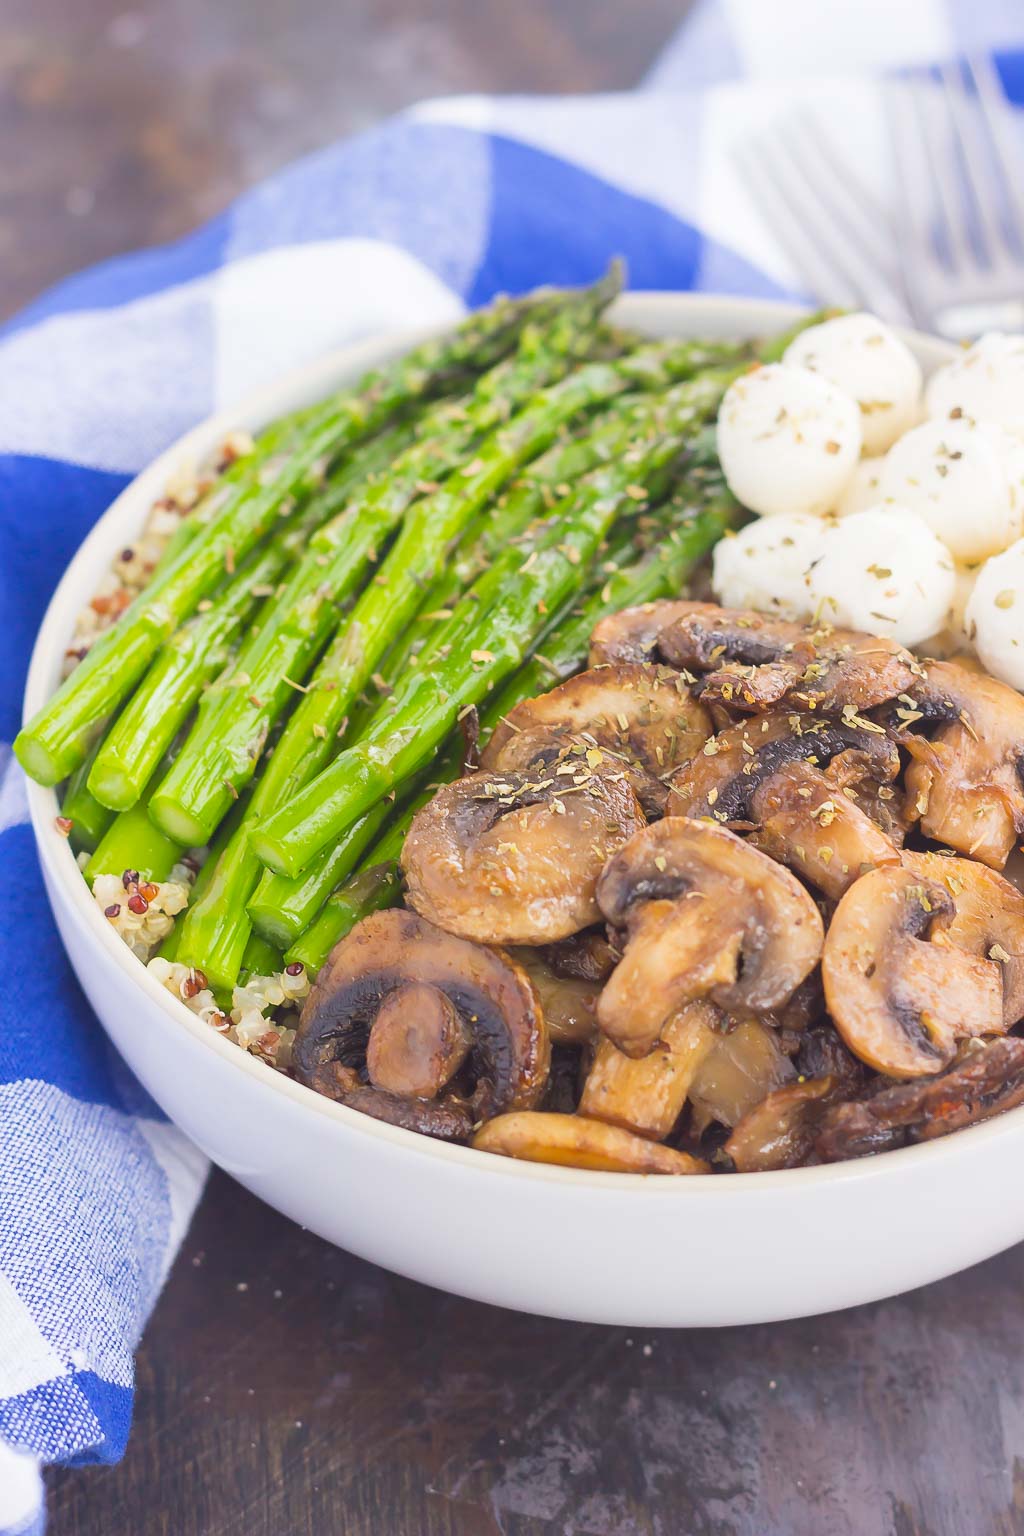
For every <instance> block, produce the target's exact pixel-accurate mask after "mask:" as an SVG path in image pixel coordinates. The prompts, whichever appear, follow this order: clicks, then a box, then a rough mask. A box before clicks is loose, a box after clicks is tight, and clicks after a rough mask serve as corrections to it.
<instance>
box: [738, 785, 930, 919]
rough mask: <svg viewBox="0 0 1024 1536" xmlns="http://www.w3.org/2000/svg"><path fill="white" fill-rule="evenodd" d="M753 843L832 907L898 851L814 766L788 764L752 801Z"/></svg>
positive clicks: (895, 860) (894, 860) (895, 859)
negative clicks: (794, 872)
mask: <svg viewBox="0 0 1024 1536" xmlns="http://www.w3.org/2000/svg"><path fill="white" fill-rule="evenodd" d="M750 813H751V817H752V819H753V820H754V821H756V823H757V831H756V832H755V834H754V838H753V841H754V842H755V843H756V845H757V847H758V848H760V849H761V851H762V852H763V853H767V854H770V855H771V857H772V858H773V859H778V860H779V861H780V862H781V863H783V864H788V865H789V867H790V868H791V869H795V870H796V871H797V873H798V874H799V875H801V876H802V877H803V879H805V880H807V881H808V882H809V883H810V884H811V885H813V886H816V887H817V889H818V890H819V891H821V892H822V893H823V894H824V895H825V896H827V897H829V899H830V900H832V901H838V900H839V898H840V896H842V894H843V892H844V891H846V890H848V889H849V887H850V886H851V885H852V884H853V882H854V881H855V880H856V879H857V878H858V877H859V876H860V875H863V874H865V873H866V872H867V871H868V870H869V869H874V868H876V867H879V866H883V865H886V864H898V863H899V861H900V854H899V849H898V848H897V847H896V845H895V844H894V843H893V842H892V841H891V840H890V839H889V838H888V837H886V835H885V833H884V832H883V831H882V829H881V827H878V826H876V825H875V823H874V822H873V821H872V820H871V818H870V817H869V816H866V815H865V814H864V812H863V811H862V810H861V808H860V806H859V805H857V804H856V803H855V802H854V801H853V800H852V799H850V797H849V796H847V795H845V794H843V793H842V792H841V791H840V790H837V789H836V788H835V787H834V785H833V784H832V783H830V781H829V779H828V778H827V777H826V775H825V774H824V773H822V772H821V770H820V769H818V768H813V767H812V766H811V765H810V763H806V762H795V763H787V764H786V766H785V767H784V768H781V769H780V770H779V772H778V773H774V774H772V776H771V777H770V778H768V779H765V780H764V782H763V783H762V784H760V785H759V786H758V788H757V789H756V790H755V791H754V793H753V794H752V795H751V797H750Z"/></svg>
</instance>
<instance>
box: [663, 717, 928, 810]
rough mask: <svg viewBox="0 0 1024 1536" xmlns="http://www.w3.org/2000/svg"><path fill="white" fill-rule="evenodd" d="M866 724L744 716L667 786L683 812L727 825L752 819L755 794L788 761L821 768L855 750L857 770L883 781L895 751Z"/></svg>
mask: <svg viewBox="0 0 1024 1536" xmlns="http://www.w3.org/2000/svg"><path fill="white" fill-rule="evenodd" d="M870 725H871V722H862V723H861V724H859V725H849V724H847V723H846V722H845V721H843V720H828V719H819V717H818V716H817V715H810V714H803V715H801V714H783V713H779V714H771V715H764V716H759V717H756V718H755V719H752V720H745V721H744V722H743V723H742V724H740V725H734V726H730V727H729V728H728V729H727V730H724V731H719V733H718V735H717V736H713V737H712V738H711V740H710V741H709V742H706V743H705V745H704V747H703V749H702V751H700V752H698V754H697V756H696V757H695V758H694V759H693V761H692V762H690V763H687V764H686V765H685V766H684V767H683V768H680V769H679V770H678V771H677V772H676V773H674V774H673V775H672V781H671V782H672V788H673V789H674V790H675V792H676V795H677V796H678V797H679V804H680V805H681V806H682V807H684V808H685V812H686V815H687V816H697V817H707V818H709V819H711V820H714V821H717V822H720V823H722V825H731V824H737V823H738V824H752V823H753V821H754V816H753V812H752V809H751V798H752V796H753V795H754V792H755V791H756V790H757V789H759V788H760V786H761V785H762V784H763V783H764V782H765V781H766V780H767V779H769V778H771V777H772V775H773V774H776V773H778V772H779V770H780V769H782V768H784V767H785V766H786V765H787V764H788V763H794V762H808V763H811V764H812V766H817V767H822V768H823V767H825V766H826V765H828V764H829V763H830V762H831V760H832V759H833V758H835V757H837V756H839V755H842V756H844V757H845V756H846V754H847V753H850V752H855V753H858V754H860V756H859V757H858V760H857V761H858V764H859V767H860V768H861V770H862V771H863V772H865V773H867V774H870V775H871V776H872V777H873V779H874V780H875V781H876V782H880V783H886V782H888V781H891V780H892V779H894V778H895V777H896V775H897V774H898V773H899V769H900V757H899V752H898V750H897V748H896V747H895V745H894V744H893V743H892V742H891V741H890V740H889V739H888V737H887V736H886V735H885V732H884V731H883V730H882V728H881V727H880V726H879V727H877V728H873V729H869V728H868V727H869V726H870Z"/></svg>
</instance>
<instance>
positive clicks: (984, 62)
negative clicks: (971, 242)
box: [967, 55, 1024, 257]
mask: <svg viewBox="0 0 1024 1536" xmlns="http://www.w3.org/2000/svg"><path fill="white" fill-rule="evenodd" d="M967 73H968V75H969V77H970V79H971V82H972V84H973V86H974V90H975V93H976V95H977V98H978V106H979V108H980V110H981V115H982V118H983V119H984V122H985V126H986V128H987V129H988V136H989V140H990V142H991V145H992V149H993V152H994V154H995V157H996V163H997V164H998V166H999V169H1000V171H1001V172H1002V178H1003V185H1004V189H1005V195H1006V211H1007V215H1008V217H1009V219H1010V221H1011V228H1012V232H1013V236H1014V238H1015V241H1016V245H1017V252H1016V254H1017V255H1018V256H1019V257H1024V192H1022V191H1021V185H1020V176H1019V167H1020V158H1021V150H1020V145H1019V144H1015V143H1014V142H1013V140H1012V138H1011V136H1010V131H1009V119H1008V115H1007V114H1008V111H1009V108H1008V106H1007V102H1006V96H1005V93H1004V91H1003V86H1002V82H1001V80H1000V79H999V75H998V74H997V72H996V67H995V65H994V64H993V62H992V60H991V59H990V58H989V57H988V56H987V55H979V56H973V55H972V56H971V57H970V58H968V60H967Z"/></svg>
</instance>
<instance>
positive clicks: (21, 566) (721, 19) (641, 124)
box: [0, 0, 1024, 1536]
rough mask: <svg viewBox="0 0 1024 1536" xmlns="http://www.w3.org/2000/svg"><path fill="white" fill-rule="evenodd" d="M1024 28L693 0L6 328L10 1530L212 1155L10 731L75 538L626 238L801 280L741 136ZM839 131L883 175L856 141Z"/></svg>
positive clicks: (914, 8)
mask: <svg viewBox="0 0 1024 1536" xmlns="http://www.w3.org/2000/svg"><path fill="white" fill-rule="evenodd" d="M826 10H827V13H828V32H827V35H824V36H823V35H822V17H823V16H824V14H825V11H826ZM875 12H877V16H876V17H875V21H877V25H874V24H873V22H872V17H873V16H874V13H875ZM783 39H785V45H784V46H783V42H782V40H783ZM1015 41H1016V42H1018V43H1019V44H1021V45H1024V19H1022V15H1021V11H1020V5H1019V0H972V3H971V4H970V5H969V6H968V5H966V4H961V3H959V0H904V3H903V4H902V5H900V6H893V5H892V4H891V3H890V0H846V3H839V0H837V3H835V4H833V5H830V6H829V7H827V8H823V7H822V6H821V5H820V0H775V3H773V4H771V5H767V4H765V3H764V0H704V3H703V4H701V5H699V6H698V7H697V9H696V11H695V13H694V14H693V17H692V19H691V22H690V24H689V25H688V26H687V28H685V29H684V31H683V32H682V33H681V34H680V36H679V38H678V39H676V41H675V42H674V43H673V44H672V46H671V47H670V48H669V50H668V51H667V53H666V55H665V56H664V57H663V59H662V60H661V61H660V63H659V64H658V66H657V67H656V68H655V70H654V71H653V72H652V75H651V77H650V79H649V81H648V86H649V88H648V89H644V90H643V91H641V92H638V93H635V94H631V95H620V96H605V97H591V98H557V97H556V98H543V99H541V98H534V99H523V98H501V99H494V98H482V97H481V98H459V99H455V100H448V101H441V102H433V103H430V104H428V105H426V106H424V107H422V108H419V109H416V110H414V111H411V112H408V113H406V114H404V115H402V116H401V117H399V118H397V119H394V120H392V121H390V122H387V123H385V124H384V125H383V126H382V127H379V128H376V129H374V130H372V131H371V132H369V133H367V134H364V135H363V136H362V137H361V138H358V139H356V140H354V141H352V142H349V143H345V144H341V145H334V146H331V147H330V148H328V149H325V150H322V151H321V152H320V153H318V154H315V155H313V156H311V157H310V158H309V159H307V160H304V161H302V162H300V163H299V164H297V165H294V166H292V167H291V168H290V169H288V170H287V171H285V172H283V173H282V174H280V175H278V176H276V177H274V178H272V179H271V180H270V181H268V182H266V183H265V184H263V185H262V186H259V187H257V188H255V189H254V190H253V191H251V192H249V193H247V194H246V195H245V196H244V197H242V198H241V199H240V200H239V201H238V202H237V203H236V204H235V205H234V206H233V207H232V208H231V209H230V210H229V211H228V212H227V213H225V214H224V215H222V216H221V217H220V218H218V219H215V220H214V221H213V222H212V223H211V224H208V225H207V226H206V227H205V228H203V229H201V230H199V231H198V232H197V233H196V234H194V235H192V236H191V237H189V238H188V239H186V240H183V241H181V242H180V243H179V244H177V245H174V246H172V247H167V248H165V249H162V250H156V251H148V252H145V253H143V254H140V255H135V256H130V257H126V258H123V259H120V260H117V261H113V262H109V263H107V264H106V265H104V266H103V267H100V268H98V269H95V270H93V271H90V272H86V273H83V274H81V275H79V276H77V277H74V278H71V279H70V280H68V281H67V282H65V283H63V284H61V285H60V286H59V287H58V288H56V289H54V290H53V291H52V292H50V293H48V294H46V295H44V297H43V298H41V299H40V300H39V301H38V302H37V303H35V304H34V305H32V306H31V307H30V308H29V309H28V310H26V311H25V312H24V313H23V314H21V315H20V316H18V317H17V318H16V320H15V321H13V322H12V323H11V324H10V325H9V326H8V327H7V329H6V331H5V332H4V333H3V334H2V335H0V549H2V555H3V558H2V559H0V612H2V614H3V620H4V640H5V644H4V646H3V648H2V650H0V974H3V976H4V978H5V986H4V993H3V1000H2V1005H0V1006H2V1022H0V1536H11V1533H13V1532H19V1533H30V1532H36V1531H39V1530H41V1529H42V1524H43V1518H44V1517H43V1513H42V1506H41V1499H40V1479H39V1470H38V1469H39V1464H40V1463H41V1462H48V1461H82V1462H84V1461H112V1460H115V1459H117V1458H118V1457H119V1456H120V1455H121V1454H122V1452H123V1449H124V1445H125V1440H126V1437H127V1434H128V1427H129V1422H130V1417H131V1403H132V1352H133V1349H134V1347H135V1344H136V1342H137V1340H138V1338H139V1335H140V1333H141V1330H142V1328H143V1326H144V1324H145V1321H146V1318H147V1316H148V1314H149V1312H150V1309H151V1308H152V1305H153V1303H154V1301H155V1300H156V1297H157V1294H158V1292H159V1289H160V1286H161V1283H162V1281H163V1277H164V1275H165V1273H166V1270H167V1267H168V1265H169V1263H170V1261H171V1259H172V1258H173V1256H174V1253H175V1251H176V1249H177V1247H178V1244H179V1243H180V1240H181V1237H182V1234H183V1232H184V1230H185V1227H186V1225H187V1222H188V1219H189V1216H190V1215H191V1212H192V1209H193V1207H194V1205H195V1201H196V1200H197V1198H198V1195H199V1192H200V1189H201V1187H202V1182H203V1178H204V1176H205V1164H204V1161H203V1159H202V1158H201V1156H200V1155H199V1154H198V1153H197V1152H196V1151H195V1150H194V1149H193V1148H192V1147H191V1146H190V1145H189V1144H188V1143H187V1142H185V1140H184V1138H183V1137H181V1136H180V1134H179V1133H178V1132H177V1131H176V1130H175V1129H174V1128H173V1127H172V1126H170V1125H168V1124H167V1123H166V1121H165V1120H164V1119H163V1118H162V1116H161V1114H160V1112H159V1110H158V1109H157V1108H156V1106H155V1105H153V1104H152V1103H150V1102H148V1101H147V1100H146V1099H145V1096H144V1095H143V1094H142V1092H141V1091H140V1089H139V1088H138V1086H137V1085H136V1084H135V1083H134V1082H133V1081H132V1080H131V1079H130V1078H129V1076H128V1074H127V1073H126V1071H125V1070H124V1068H123V1067H121V1066H120V1065H119V1063H118V1062H117V1061H116V1060H115V1058H114V1057H113V1056H112V1054H111V1051H110V1049H109V1048H108V1046H107V1044H106V1041H105V1038H104V1036H103V1035H102V1034H101V1032H100V1030H99V1029H98V1027H97V1026H96V1024H95V1021H94V1020H93V1018H92V1016H91V1015H90V1012H89V1009H88V1007H87V1005H86V1003H85V1001H84V999H83V997H82V994H81V992H80V991H79V989H78V986H77V984H76V982H75V979H74V977H73V975H72V974H71V971H70V968H69V966H68V964H67V962H66V960H65V958H64V955H63V951H62V949H61V946H60V944H59V942H58V938H57V934H56V931H55V929H54V927H53V925H52V923H51V921H50V918H49V914H48V909H47V905H46V900H45V896H44V893H43V887H42V882H41V879H40V874H39V869H38V865H37V862H36V856H35V851H34V848H33V843H32V835H31V832H30V829H29V827H28V825H27V819H26V808H25V796H24V785H23V781H22V780H21V777H20V770H19V769H18V767H17V765H16V764H15V763H14V761H13V759H12V757H11V751H10V746H9V745H6V743H9V742H10V740H11V738H12V736H13V734H14V732H15V730H16V728H17V723H18V717H19V711H20V700H21V694H22V688H23V684H24V675H25V669H26V664H27V660H28V656H29V652H30V649H31V646H32V641H33V638H34V635H35V632H36V629H37V627H38V625H39V622H40V619H41V618H42V614H43V610H44V607H45V604H46V601H47V599H48V597H49V595H50V593H51V591H52V589H53V586H54V584H55V582H56V579H57V577H58V575H59V574H60V572H61V570H62V569H63V567H64V565H65V563H66V562H67V561H68V559H69V558H70V556H71V555H72V553H73V552H74V550H75V548H76V546H77V545H78V544H79V542H80V541H81V539H82V537H83V535H84V534H85V532H86V531H87V529H88V528H89V527H90V526H91V525H92V523H93V522H94V521H95V519H96V518H97V517H99V516H100V514H101V513H102V512H103V510H104V508H105V507H107V506H108V505H109V503H110V501H111V500H112V499H113V497H114V496H115V495H116V494H117V493H118V492H119V491H120V490H121V489H122V487H123V486H124V485H125V484H126V483H127V482H128V480H129V479H130V478H131V477H132V476H133V475H134V474H135V473H136V472H137V471H138V470H139V469H141V468H142V467H143V466H144V465H145V464H146V462H147V461H148V460H149V459H150V458H151V457H152V456H153V455H154V454H156V453H158V452H159V451H160V450H161V449H163V448H164V447H166V446H167V444H168V443H170V442H172V441H173V439H174V438H175V437H177V436H178V435H179V434H180V433H181V432H183V431H184V430H185V429H186V428H187V427H190V426H192V425H193V424H194V423H195V422H196V421H198V420H199V419H201V418H202V417H204V416H206V415H208V414H209V413H210V412H211V411H213V410H215V409H219V408H222V407H225V406H228V407H230V405H231V403H232V402H233V401H235V400H237V399H239V398H240V397H241V396H242V395H244V394H245V393H247V392H249V391H251V390H252V389H253V388H254V387H255V386H257V385H259V384H260V383H261V382H263V381H264V380H267V379H270V378H272V377H273V376H274V375H275V374H277V373H279V372H281V371H282V370H283V369H285V368H287V367H289V366H291V365H294V364H296V363H300V362H302V361H303V360H305V359H307V358H311V357H313V356H315V355H316V354H318V353H320V352H323V351H324V350H326V349H327V348H330V347H334V346H337V345H339V344H342V343H344V342H347V341H351V340H354V339H356V338H358V337H360V336H364V335H369V334H372V333H374V332H378V331H382V330H386V329H389V328H395V327H402V326H407V325H410V324H416V325H421V324H429V323H441V322H445V321H449V320H454V319H455V318H457V317H458V316H459V315H460V314H462V313H463V312H464V310H465V309H466V308H467V307H469V306H472V305H476V304H480V303H482V302H484V301H486V300H487V299H489V298H490V297H491V296H492V295H493V294H494V293H495V292H496V291H498V290H499V289H503V290H510V291H512V292H517V291H520V290H522V289H526V288H529V287H531V286H532V285H534V284H536V283H541V282H554V283H583V282H587V281H589V280H591V279H593V278H594V277H596V276H597V274H598V273H599V272H600V271H602V270H603V268H604V267H605V266H606V265H607V262H608V260H609V258H610V257H611V256H612V255H615V254H619V255H624V256H625V257H626V260H627V262H628V265H629V274H630V282H631V284H632V286H633V287H635V288H676V289H697V290H703V291H715V292H726V293H744V294H757V295H762V296H764V295H773V294H779V295H783V294H792V293H793V292H794V291H798V289H799V283H798V281H797V279H796V277H795V275H794V273H793V272H792V271H791V269H790V268H789V267H788V266H787V262H786V258H785V256H784V254H783V253H782V252H781V251H780V250H779V249H778V248H777V247H776V245H775V244H774V242H773V240H772V237H771V235H770V232H769V231H768V230H767V229H766V228H765V227H764V225H763V224H762V223H761V222H760V221H759V219H758V216H757V213H756V211H755V210H754V209H752V208H751V207H750V206H748V205H747V204H746V202H745V201H744V198H743V195H742V192H741V190H740V187H739V184H738V183H737V181H736V179H735V175H734V172H733V170H732V166H731V163H730V158H729V154H728V144H729V139H730V134H734V133H735V132H737V131H739V129H740V128H741V127H742V126H743V125H744V124H749V123H751V122H755V121H757V120H763V115H764V113H765V112H766V111H768V110H770V108H771V106H772V103H773V102H774V103H779V104H785V105H788V106H792V104H793V103H794V101H795V100H798V99H799V97H800V94H801V92H804V91H807V92H814V91H817V92H818V93H819V97H820V92H821V89H822V79H821V77H822V74H823V72H832V71H834V69H835V61H836V60H837V59H841V60H842V68H843V71H844V74H843V76H842V78H836V79H835V80H832V81H830V82H829V86H828V89H829V93H830V97H831V98H832V99H833V100H834V101H835V102H836V104H837V109H836V111H835V113H834V116H833V123H834V127H835V131H836V133H837V135H838V136H839V138H840V140H841V139H842V136H843V134H844V132H847V131H852V130H853V128H854V127H855V125H856V123H857V122H858V121H861V122H863V121H864V117H865V114H868V115H870V114H871V112H872V111H873V110H875V107H876V103H875V96H874V94H873V93H875V92H876V91H877V79H878V76H879V72H880V71H882V70H884V69H886V68H890V67H900V66H903V65H905V64H906V63H908V62H910V61H912V60H914V59H921V58H924V57H942V56H947V55H950V54H953V53H955V52H957V51H958V49H960V48H966V47H970V48H976V47H978V46H984V47H987V48H990V49H1002V50H1003V51H1002V52H1001V53H998V54H997V59H998V62H999V66H1000V69H1001V71H1002V75H1003V79H1004V83H1005V85H1006V87H1007V90H1008V92H1009V93H1010V95H1011V97H1012V98H1013V99H1014V100H1015V101H1017V102H1019V103H1021V104H1022V105H1024V52H1020V53H1014V52H1013V51H1012V45H1013V43H1014V42H1015ZM845 147H846V150H847V152H848V153H849V154H851V155H852V156H853V157H855V158H856V159H857V160H858V164H859V168H860V170H861V173H862V175H863V176H864V178H865V179H867V180H869V181H875V182H876V183H877V184H878V186H879V188H880V189H881V190H882V191H883V192H884V190H885V175H886V167H885V165H884V164H882V163H878V164H874V163H873V162H872V160H871V154H872V149H871V145H870V143H868V142H867V141H865V143H864V144H861V143H859V142H858V141H856V140H852V141H851V142H849V143H847V144H846V146H845ZM879 158H880V161H881V157H879Z"/></svg>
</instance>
